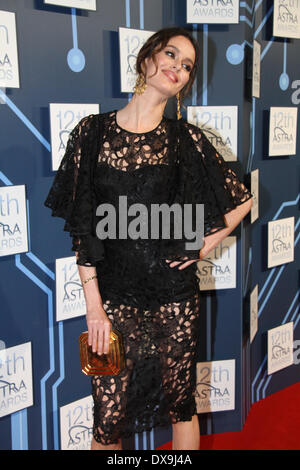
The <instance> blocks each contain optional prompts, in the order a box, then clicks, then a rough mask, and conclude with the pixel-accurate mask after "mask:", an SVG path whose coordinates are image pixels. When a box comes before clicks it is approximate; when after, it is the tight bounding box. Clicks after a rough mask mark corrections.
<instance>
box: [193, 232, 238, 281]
mask: <svg viewBox="0 0 300 470" xmlns="http://www.w3.org/2000/svg"><path fill="white" fill-rule="evenodd" d="M196 274H197V277H198V278H199V289H200V290H214V289H233V288H235V287H236V237H227V238H225V240H223V241H222V242H221V243H219V245H218V246H217V247H216V248H215V249H214V250H212V251H211V254H210V255H209V256H207V257H206V258H204V259H203V260H201V261H198V263H197V272H196Z"/></svg>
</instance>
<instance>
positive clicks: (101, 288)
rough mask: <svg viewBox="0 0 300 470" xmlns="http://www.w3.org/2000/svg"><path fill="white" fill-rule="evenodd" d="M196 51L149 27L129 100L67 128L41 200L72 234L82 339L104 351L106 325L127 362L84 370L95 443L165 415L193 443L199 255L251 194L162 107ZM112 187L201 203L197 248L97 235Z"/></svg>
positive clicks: (180, 37) (176, 437)
mask: <svg viewBox="0 0 300 470" xmlns="http://www.w3.org/2000/svg"><path fill="white" fill-rule="evenodd" d="M198 60H199V50H198V45H197V43H196V42H195V40H194V39H193V37H192V36H191V35H190V34H189V33H188V32H187V31H186V30H184V29H182V28H166V29H163V30H161V31H158V32H157V33H155V34H154V35H153V36H151V38H149V39H148V41H147V42H146V43H145V44H144V46H143V47H142V49H141V50H140V52H139V55H138V58H137V72H138V80H137V85H136V88H135V93H134V95H133V97H132V99H131V101H130V102H129V103H128V104H127V105H126V106H125V107H124V108H122V109H121V110H119V111H116V110H115V111H111V112H107V113H102V114H99V115H91V116H87V117H85V118H83V119H82V120H81V121H80V123H79V124H78V125H77V126H76V127H75V128H74V129H73V131H72V132H71V134H70V138H69V141H68V145H67V149H66V153H65V156H64V157H63V160H62V162H61V165H60V168H59V170H58V172H57V174H56V178H55V181H54V183H53V186H52V188H51V190H50V192H49V195H48V197H47V199H46V201H45V205H46V206H47V207H50V208H51V209H52V211H53V212H52V215H53V216H58V217H63V218H64V219H65V220H66V224H65V227H64V229H65V230H67V231H69V232H70V235H71V236H72V239H73V246H72V249H73V250H74V251H75V253H76V259H77V264H78V271H79V275H80V278H81V281H82V285H83V290H84V295H85V300H86V320H87V326H88V333H89V336H88V337H89V344H91V345H92V347H93V350H94V351H97V352H98V354H102V353H107V351H108V347H109V335H110V331H111V328H112V327H115V328H117V329H118V330H119V331H121V333H122V335H123V340H124V346H125V361H126V367H125V369H124V370H123V371H122V372H121V373H120V374H119V375H118V376H113V377H112V376H109V377H107V376H106V377H98V376H95V377H92V380H91V382H92V396H93V400H94V425H93V440H92V449H106V450H108V449H122V445H121V438H122V437H128V436H130V435H132V434H134V433H136V432H142V431H145V430H151V429H152V428H153V427H155V426H169V425H170V424H172V430H173V449H189V450H193V449H199V443H200V431H199V423H198V417H197V414H196V404H195V387H196V361H195V349H196V340H197V330H198V325H199V301H200V295H199V287H198V282H197V277H196V267H197V264H196V262H197V261H199V259H200V258H203V257H205V256H206V255H207V254H208V253H209V252H210V251H211V250H212V249H213V248H214V247H215V246H216V245H218V244H219V243H220V241H221V240H223V239H224V238H225V237H227V236H228V235H229V234H230V233H231V232H232V230H233V229H234V228H235V227H236V226H237V225H238V224H239V223H240V221H241V220H242V219H243V217H245V215H246V214H247V213H248V211H249V210H250V208H251V205H252V201H251V199H250V198H251V194H250V193H249V191H248V190H247V189H246V187H245V186H244V185H243V184H242V183H241V182H240V181H239V180H238V178H237V176H236V174H235V173H234V172H233V171H232V170H231V169H230V168H229V167H228V165H227V163H226V162H225V161H224V160H223V158H222V156H221V155H220V154H219V153H218V152H217V151H216V150H215V149H214V147H213V146H212V145H211V143H210V142H209V141H208V139H207V138H206V137H205V135H204V134H203V133H202V132H201V131H200V129H199V128H198V127H196V126H193V125H192V124H189V123H187V122H186V121H185V120H183V119H182V118H180V119H178V120H176V119H169V118H166V117H164V116H163V112H164V109H165V106H166V103H167V100H168V99H169V98H171V97H173V96H175V95H176V96H177V100H178V103H180V100H181V99H182V98H183V97H184V96H185V95H186V94H187V93H188V91H189V90H190V89H191V86H192V83H193V81H194V78H195V76H196V71H197V65H198ZM120 196H123V197H124V196H126V197H127V207H128V208H130V207H132V205H133V204H136V203H140V204H144V206H146V207H147V208H149V209H150V207H151V205H152V204H168V205H169V206H170V205H171V204H172V203H174V202H179V203H181V204H184V203H191V204H195V203H196V204H197V203H198V204H204V235H205V236H204V245H203V247H202V248H201V250H200V251H199V249H198V250H187V249H186V244H184V241H185V240H184V238H183V239H180V240H177V239H176V240H175V239H171V240H162V237H161V236H160V237H159V238H158V239H151V238H138V239H130V238H129V237H128V236H127V238H126V237H123V238H122V237H119V238H116V239H112V238H106V239H103V237H102V239H101V237H100V238H99V237H97V232H96V228H95V227H96V226H97V225H96V222H97V220H98V219H97V217H96V207H97V206H98V205H99V204H102V203H110V204H112V205H113V206H114V207H115V208H116V209H117V208H118V207H119V201H120ZM150 212H151V211H149V213H150ZM123 215H124V214H123ZM129 219H130V217H128V221H129ZM117 233H118V231H117ZM98 235H99V234H98Z"/></svg>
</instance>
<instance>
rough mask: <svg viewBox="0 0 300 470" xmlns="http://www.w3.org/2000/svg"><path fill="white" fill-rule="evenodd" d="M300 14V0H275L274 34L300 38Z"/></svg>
mask: <svg viewBox="0 0 300 470" xmlns="http://www.w3.org/2000/svg"><path fill="white" fill-rule="evenodd" d="M299 15H300V1H299V0H275V1H274V15H273V28H274V36H283V37H292V38H299V37H300V28H299V25H300V23H299V20H300V18H299Z"/></svg>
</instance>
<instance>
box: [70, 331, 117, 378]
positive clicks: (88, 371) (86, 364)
mask: <svg viewBox="0 0 300 470" xmlns="http://www.w3.org/2000/svg"><path fill="white" fill-rule="evenodd" d="M79 351H80V362H81V370H82V372H83V373H84V374H85V375H89V376H94V375H118V374H119V373H120V372H121V371H122V370H123V369H124V367H125V356H124V346H123V340H122V335H121V333H120V332H119V331H118V330H116V329H112V330H111V332H110V340H109V351H108V354H101V356H99V355H98V354H97V353H96V352H95V353H94V352H93V350H92V346H89V345H88V332H87V331H85V332H83V333H81V335H80V336H79Z"/></svg>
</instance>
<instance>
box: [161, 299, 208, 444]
mask: <svg viewBox="0 0 300 470" xmlns="http://www.w3.org/2000/svg"><path fill="white" fill-rule="evenodd" d="M160 310H161V314H160V315H158V317H157V319H156V323H157V325H158V326H159V327H160V329H161V331H160V336H161V341H160V361H161V375H162V385H163V388H164V392H165V395H166V400H167V402H168V403H169V405H170V416H171V421H172V429H173V449H174V450H175V449H176V450H177V449H178V450H179V449H180V450H184V449H186V450H198V449H199V446H200V429H199V421H198V415H197V414H193V413H195V398H194V389H195V386H196V383H195V382H196V363H195V352H196V339H197V332H198V330H199V325H198V323H199V296H198V295H195V297H194V298H191V299H189V300H188V301H185V302H174V303H171V304H169V305H167V306H162V307H161V309H160ZM189 415H190V416H192V419H191V421H184V420H183V419H184V418H183V417H184V416H189Z"/></svg>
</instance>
